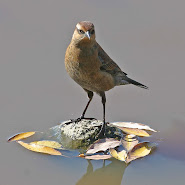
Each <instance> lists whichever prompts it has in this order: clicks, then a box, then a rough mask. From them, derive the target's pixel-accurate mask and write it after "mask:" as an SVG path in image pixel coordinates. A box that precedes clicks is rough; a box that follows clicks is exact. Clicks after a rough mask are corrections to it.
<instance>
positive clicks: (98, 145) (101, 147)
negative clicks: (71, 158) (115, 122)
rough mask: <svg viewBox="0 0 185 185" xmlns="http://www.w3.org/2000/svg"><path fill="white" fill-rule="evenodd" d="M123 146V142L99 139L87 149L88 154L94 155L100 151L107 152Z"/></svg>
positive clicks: (112, 139)
mask: <svg viewBox="0 0 185 185" xmlns="http://www.w3.org/2000/svg"><path fill="white" fill-rule="evenodd" d="M120 144H121V141H118V140H116V139H114V138H105V139H99V140H97V141H96V142H95V143H93V144H92V145H90V147H89V148H88V149H87V152H86V154H94V153H96V152H100V151H106V150H107V149H109V148H115V147H117V146H119V145H120Z"/></svg>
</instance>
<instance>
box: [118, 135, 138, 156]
mask: <svg viewBox="0 0 185 185" xmlns="http://www.w3.org/2000/svg"><path fill="white" fill-rule="evenodd" d="M121 142H122V145H123V147H124V148H125V149H126V151H127V152H129V151H130V150H132V148H133V147H134V146H135V145H137V144H138V142H139V141H138V140H137V138H136V137H133V135H126V136H125V137H124V139H122V140H121Z"/></svg>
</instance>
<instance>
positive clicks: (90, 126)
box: [51, 119, 122, 149]
mask: <svg viewBox="0 0 185 185" xmlns="http://www.w3.org/2000/svg"><path fill="white" fill-rule="evenodd" d="M102 123H103V122H102V121H101V120H97V119H92V120H89V119H82V120H79V121H71V120H69V121H64V122H61V124H60V125H57V126H55V127H52V128H51V130H52V131H53V132H54V135H55V137H57V139H58V141H60V143H61V144H62V146H63V147H64V148H66V149H86V148H87V147H88V146H89V145H90V144H92V143H93V142H94V141H96V140H97V139H100V138H99V137H98V134H99V132H100V129H101V126H102ZM105 137H106V138H116V139H120V138H121V137H122V132H121V131H120V130H119V129H118V128H115V127H113V126H110V125H109V124H107V125H106V128H105Z"/></svg>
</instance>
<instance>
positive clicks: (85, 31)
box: [65, 21, 147, 132]
mask: <svg viewBox="0 0 185 185" xmlns="http://www.w3.org/2000/svg"><path fill="white" fill-rule="evenodd" d="M65 67H66V70H67V72H68V74H69V76H70V77H71V78H72V79H73V80H74V81H75V82H76V83H78V84H79V85H80V86H81V87H82V88H83V89H84V90H85V91H86V92H87V94H88V97H89V101H88V103H87V105H86V107H85V110H84V111H83V113H82V116H81V118H84V115H85V112H86V110H87V108H88V106H89V103H90V102H91V100H92V97H93V92H96V93H97V94H99V95H100V96H101V97H102V103H103V121H104V124H103V126H102V132H103V131H104V127H105V102H106V97H105V91H108V90H110V89H112V88H113V87H115V86H118V85H126V84H134V85H136V86H139V87H142V88H145V89H147V87H146V86H145V85H143V84H140V83H139V82H136V81H134V80H132V79H130V78H128V77H127V74H126V73H124V72H123V71H122V70H121V69H120V67H119V66H118V65H117V64H116V63H115V62H114V61H113V60H112V59H111V58H110V57H109V56H108V55H107V54H106V52H105V51H104V50H103V49H102V48H101V46H100V45H99V44H98V43H97V42H96V40H95V30H94V25H93V23H91V22H88V21H82V22H79V23H78V24H77V25H76V28H75V31H74V34H73V37H72V40H71V43H70V44H69V46H68V48H67V50H66V55H65Z"/></svg>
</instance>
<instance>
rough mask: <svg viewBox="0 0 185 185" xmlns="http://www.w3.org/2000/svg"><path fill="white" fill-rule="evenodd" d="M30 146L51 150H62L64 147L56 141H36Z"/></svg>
mask: <svg viewBox="0 0 185 185" xmlns="http://www.w3.org/2000/svg"><path fill="white" fill-rule="evenodd" d="M30 144H37V145H42V146H48V147H50V148H55V149H62V145H61V144H60V143H58V142H56V141H49V140H43V141H34V142H31V143H30Z"/></svg>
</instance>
